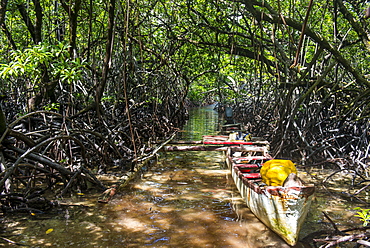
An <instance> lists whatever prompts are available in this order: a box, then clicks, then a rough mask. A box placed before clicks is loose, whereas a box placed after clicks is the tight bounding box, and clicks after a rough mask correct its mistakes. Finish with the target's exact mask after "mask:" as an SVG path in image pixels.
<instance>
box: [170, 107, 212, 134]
mask: <svg viewBox="0 0 370 248" xmlns="http://www.w3.org/2000/svg"><path fill="white" fill-rule="evenodd" d="M214 107H215V105H209V106H207V107H204V108H193V109H190V110H189V116H190V119H189V120H188V121H187V123H186V124H185V126H184V127H183V130H182V131H181V132H180V133H179V134H178V136H177V139H180V140H201V139H202V135H215V134H217V131H218V113H217V111H215V110H214Z"/></svg>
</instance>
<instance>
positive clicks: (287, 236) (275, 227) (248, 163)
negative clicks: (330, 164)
mask: <svg viewBox="0 0 370 248" xmlns="http://www.w3.org/2000/svg"><path fill="white" fill-rule="evenodd" d="M232 153H233V151H232V148H230V149H229V150H228V152H227V159H226V161H227V165H228V167H229V168H230V170H231V174H232V178H233V180H234V182H235V184H236V187H237V188H238V190H239V191H240V194H241V196H242V198H243V199H244V201H245V202H246V203H247V205H248V207H249V208H250V210H251V211H252V212H253V214H254V215H255V216H256V217H257V218H258V219H259V220H260V221H262V222H263V223H264V224H265V225H266V226H267V227H269V228H270V229H271V230H272V231H274V232H275V233H277V234H278V235H279V236H280V237H281V238H282V239H284V240H285V241H286V243H287V244H289V245H291V246H294V245H295V244H296V243H297V241H298V236H299V232H300V230H301V227H302V225H303V223H304V221H305V218H306V216H307V213H308V211H309V208H310V205H311V202H312V199H313V197H314V192H315V187H314V186H313V185H306V186H296V187H282V186H266V185H264V184H263V183H262V180H261V176H260V173H259V168H260V167H261V166H262V165H263V163H264V162H265V161H267V160H268V159H269V158H268V157H266V156H263V155H262V156H247V157H233V156H232Z"/></svg>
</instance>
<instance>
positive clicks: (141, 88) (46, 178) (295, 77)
mask: <svg viewBox="0 0 370 248" xmlns="http://www.w3.org/2000/svg"><path fill="white" fill-rule="evenodd" d="M369 8H370V6H369V3H368V2H367V1H365V0H360V1H358V0H330V1H315V0H305V1H300V0H288V1H271V0H264V1H259V0H240V1H235V0H231V1H214V0H211V1H201V0H186V1H175V2H172V1H165V0H155V1H146V0H136V1H130V0H109V1H100V0H89V1H81V0H70V1H64V0H53V1H51V0H45V1H40V0H33V1H24V0H18V1H14V0H1V1H0V26H1V31H0V32H1V36H0V39H1V42H0V101H1V106H0V143H1V145H0V148H1V149H0V171H1V172H0V187H1V192H2V193H1V195H0V204H1V208H2V214H3V215H6V214H22V213H27V214H30V213H37V212H44V211H48V210H49V209H52V208H53V207H54V206H55V205H56V204H58V202H57V199H60V198H63V197H69V196H71V195H73V194H89V193H94V192H103V191H104V190H106V189H107V188H110V187H111V186H112V185H111V184H110V183H109V182H107V181H105V180H103V179H102V178H104V177H103V176H106V175H115V176H117V178H119V180H118V182H119V183H120V182H122V181H125V180H126V179H127V178H130V177H131V175H132V174H133V172H134V171H136V170H137V169H138V167H139V166H141V164H142V162H143V161H146V160H147V159H150V158H154V157H155V153H156V152H157V151H158V150H159V148H160V147H161V145H163V143H162V144H161V142H160V141H165V140H168V139H169V138H170V137H173V134H174V133H175V132H176V131H177V130H178V128H179V127H181V126H182V125H183V124H184V122H185V121H186V119H187V115H188V113H187V110H188V109H189V108H190V107H192V106H196V105H202V104H207V103H214V102H217V103H218V106H219V110H220V112H222V111H223V109H224V107H226V106H231V107H232V108H233V109H234V114H235V118H236V119H237V121H238V122H241V123H243V125H244V126H245V128H246V130H248V132H250V133H251V134H252V135H254V136H261V137H264V138H266V139H267V140H269V141H270V142H271V155H272V156H274V157H289V158H292V159H293V160H294V161H295V162H297V163H299V164H301V165H302V166H304V167H305V168H306V169H308V170H312V169H315V170H320V169H330V170H331V171H332V173H331V174H330V176H328V177H325V178H320V179H319V178H318V179H317V181H316V182H315V184H317V185H323V186H324V187H325V186H326V185H327V184H328V183H330V182H332V179H333V178H336V180H339V181H340V179H341V178H342V179H344V178H346V179H347V178H349V180H346V181H345V182H347V184H348V185H346V186H347V187H346V188H347V190H346V191H344V192H340V194H338V197H340V198H341V199H344V200H347V201H359V202H360V203H361V206H362V207H361V208H360V209H359V210H358V212H359V213H358V215H359V216H360V218H361V219H362V220H363V223H364V226H363V227H362V228H359V229H358V230H357V231H359V232H358V233H356V234H348V232H345V231H346V230H345V231H343V230H339V229H338V228H337V226H336V224H335V223H334V222H333V223H332V224H333V225H332V231H331V233H330V234H328V233H327V232H326V233H325V235H326V236H325V235H324V236H325V237H331V238H327V239H325V238H323V237H321V241H322V242H324V243H325V245H326V246H325V247H330V246H334V245H337V244H340V243H344V242H347V241H350V240H357V241H359V242H357V243H355V244H354V246H357V247H358V246H360V245H366V244H367V245H368V244H369V241H367V240H368V239H369V237H370V235H369V233H368V232H367V230H368V228H369V227H368V222H369V219H370V216H369V211H368V210H367V207H366V206H367V204H368V203H367V200H366V199H368V194H369V190H370V184H369V181H370V179H369V173H370V171H369V166H370V154H369V152H370V141H369V134H370V133H369V125H370V122H369V117H370V70H369V68H370V19H369V17H370V9H369ZM338 177H339V179H338ZM343 181H344V180H343ZM110 189H111V190H112V188H110ZM329 190H330V189H329ZM109 192H112V191H109ZM363 199H365V201H364V200H363ZM327 218H328V219H330V216H327ZM352 218H356V217H352ZM321 234H322V233H321ZM321 234H317V235H321ZM313 238H314V237H313ZM10 241H11V240H10ZM366 242H367V243H366ZM323 247H324V246H323Z"/></svg>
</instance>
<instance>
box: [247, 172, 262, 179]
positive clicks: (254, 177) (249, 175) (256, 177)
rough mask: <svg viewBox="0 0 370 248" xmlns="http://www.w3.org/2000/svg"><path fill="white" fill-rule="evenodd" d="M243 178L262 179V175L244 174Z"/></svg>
mask: <svg viewBox="0 0 370 248" xmlns="http://www.w3.org/2000/svg"><path fill="white" fill-rule="evenodd" d="M243 177H245V178H248V179H259V178H261V174H260V173H245V174H244V173H243Z"/></svg>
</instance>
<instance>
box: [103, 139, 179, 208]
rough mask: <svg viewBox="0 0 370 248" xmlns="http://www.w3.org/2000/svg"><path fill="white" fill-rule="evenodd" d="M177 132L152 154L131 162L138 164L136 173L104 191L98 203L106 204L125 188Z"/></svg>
mask: <svg viewBox="0 0 370 248" xmlns="http://www.w3.org/2000/svg"><path fill="white" fill-rule="evenodd" d="M176 134H177V132H174V133H173V134H172V135H171V137H170V138H168V139H167V140H166V141H165V142H163V143H162V144H161V145H159V146H158V147H156V148H155V149H154V150H153V152H151V154H149V155H145V156H142V157H140V158H137V159H134V160H133V163H135V162H136V163H137V162H139V164H138V165H137V166H136V167H135V168H136V171H135V172H132V173H130V174H129V175H128V177H125V178H124V179H122V180H119V181H118V182H117V183H116V184H114V185H112V186H111V188H109V189H107V190H105V191H104V192H103V193H102V194H101V195H100V196H99V198H98V202H99V203H108V202H109V201H110V200H111V199H112V198H113V196H114V195H115V194H116V193H117V192H118V190H119V189H121V188H123V187H125V186H126V185H127V183H128V182H129V181H131V179H132V178H134V177H135V176H136V174H137V172H139V171H140V170H141V168H142V167H143V166H144V165H145V164H146V163H147V162H148V161H149V159H151V158H152V157H154V156H155V155H156V154H157V153H158V151H160V150H161V149H162V148H163V147H164V146H165V145H167V144H168V143H169V142H170V141H171V140H172V139H173V138H174V137H175V136H176Z"/></svg>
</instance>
